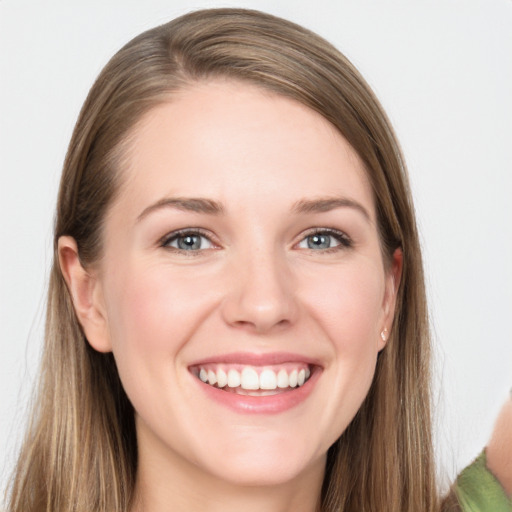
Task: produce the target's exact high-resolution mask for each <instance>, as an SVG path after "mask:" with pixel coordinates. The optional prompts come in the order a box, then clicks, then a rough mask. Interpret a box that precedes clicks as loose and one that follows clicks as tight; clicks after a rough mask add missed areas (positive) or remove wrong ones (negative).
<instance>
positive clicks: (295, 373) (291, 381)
mask: <svg viewBox="0 0 512 512" xmlns="http://www.w3.org/2000/svg"><path fill="white" fill-rule="evenodd" d="M298 374H299V372H298V371H297V370H293V371H292V373H290V377H289V379H288V381H289V384H290V387H291V388H294V387H296V386H297V377H298Z"/></svg>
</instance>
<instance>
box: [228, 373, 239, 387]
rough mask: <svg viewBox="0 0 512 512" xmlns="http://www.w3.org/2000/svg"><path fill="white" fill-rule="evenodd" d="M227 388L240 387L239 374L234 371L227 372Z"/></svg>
mask: <svg viewBox="0 0 512 512" xmlns="http://www.w3.org/2000/svg"><path fill="white" fill-rule="evenodd" d="M228 386H229V387H230V388H237V387H238V386H240V374H239V373H238V372H237V371H236V370H229V371H228Z"/></svg>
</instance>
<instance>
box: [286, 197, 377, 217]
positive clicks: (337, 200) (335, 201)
mask: <svg viewBox="0 0 512 512" xmlns="http://www.w3.org/2000/svg"><path fill="white" fill-rule="evenodd" d="M336 208H354V209H355V210H357V211H359V212H360V213H362V214H363V216H364V217H365V219H366V220H367V221H369V222H371V217H370V214H369V212H368V210H367V209H366V208H365V207H364V206H363V205H362V204H360V203H358V202H357V201H354V200H353V199H349V198H347V197H327V198H319V199H303V200H301V201H297V202H296V203H295V204H294V205H293V207H292V211H294V212H295V213H323V212H329V211H331V210H335V209H336Z"/></svg>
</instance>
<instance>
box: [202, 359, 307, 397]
mask: <svg viewBox="0 0 512 512" xmlns="http://www.w3.org/2000/svg"><path fill="white" fill-rule="evenodd" d="M196 375H197V376H198V377H199V379H200V380H201V381H203V382H204V383H206V384H209V385H210V386H215V385H217V387H219V388H224V387H226V386H228V387H229V388H241V389H243V390H246V391H263V390H264V391H275V390H277V389H286V388H295V387H297V386H302V385H304V383H305V382H306V381H307V380H308V379H309V377H310V375H311V370H310V369H309V368H308V367H306V368H301V369H300V370H299V369H298V368H295V369H294V370H292V371H291V372H290V373H289V374H288V372H287V371H286V370H285V369H284V368H282V369H281V370H279V371H278V372H277V373H276V372H275V371H274V370H273V369H271V368H264V369H262V370H261V371H260V373H259V375H258V371H257V370H256V368H254V367H252V366H246V367H244V368H243V370H242V372H241V373H240V372H239V371H238V370H235V369H234V368H231V369H229V370H228V372H227V373H226V370H224V369H222V368H218V369H217V370H216V371H215V369H214V368H213V369H212V368H209V369H208V370H206V369H205V368H199V372H198V373H196ZM276 392H278V391H276ZM258 396H261V393H259V394H258Z"/></svg>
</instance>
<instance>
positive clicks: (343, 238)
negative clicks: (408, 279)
mask: <svg viewBox="0 0 512 512" xmlns="http://www.w3.org/2000/svg"><path fill="white" fill-rule="evenodd" d="M187 236H189V237H201V238H205V239H206V240H208V242H209V243H210V244H211V245H212V246H213V247H208V248H204V249H202V248H198V249H191V250H187V249H181V248H179V247H173V246H171V245H170V244H171V243H172V242H174V241H177V240H178V239H180V238H185V237H187ZM313 236H328V237H332V238H334V239H335V240H336V242H338V245H335V246H333V247H327V248H324V249H313V248H311V247H307V248H306V247H304V249H307V250H309V251H312V252H322V253H331V252H337V251H340V250H343V249H350V248H351V247H352V246H353V242H352V240H351V239H350V237H348V236H347V235H346V234H345V233H344V232H343V231H339V230H337V229H332V228H328V229H326V228H314V229H312V230H310V231H308V232H306V233H305V234H303V236H302V238H301V239H300V241H299V242H298V243H297V244H295V247H297V246H298V245H299V244H301V243H303V242H305V241H306V240H307V239H308V238H309V237H313ZM159 245H160V246H161V247H163V248H164V249H168V250H171V251H175V252H179V253H181V254H186V255H187V256H196V255H198V254H199V253H201V252H202V251H205V250H210V249H212V248H218V245H217V244H216V243H215V242H214V241H213V240H212V236H211V233H208V232H206V231H204V230H202V229H199V228H192V229H191V228H186V229H180V230H178V231H173V232H172V233H169V234H167V235H165V236H164V237H163V238H162V239H161V240H160V242H159Z"/></svg>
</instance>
